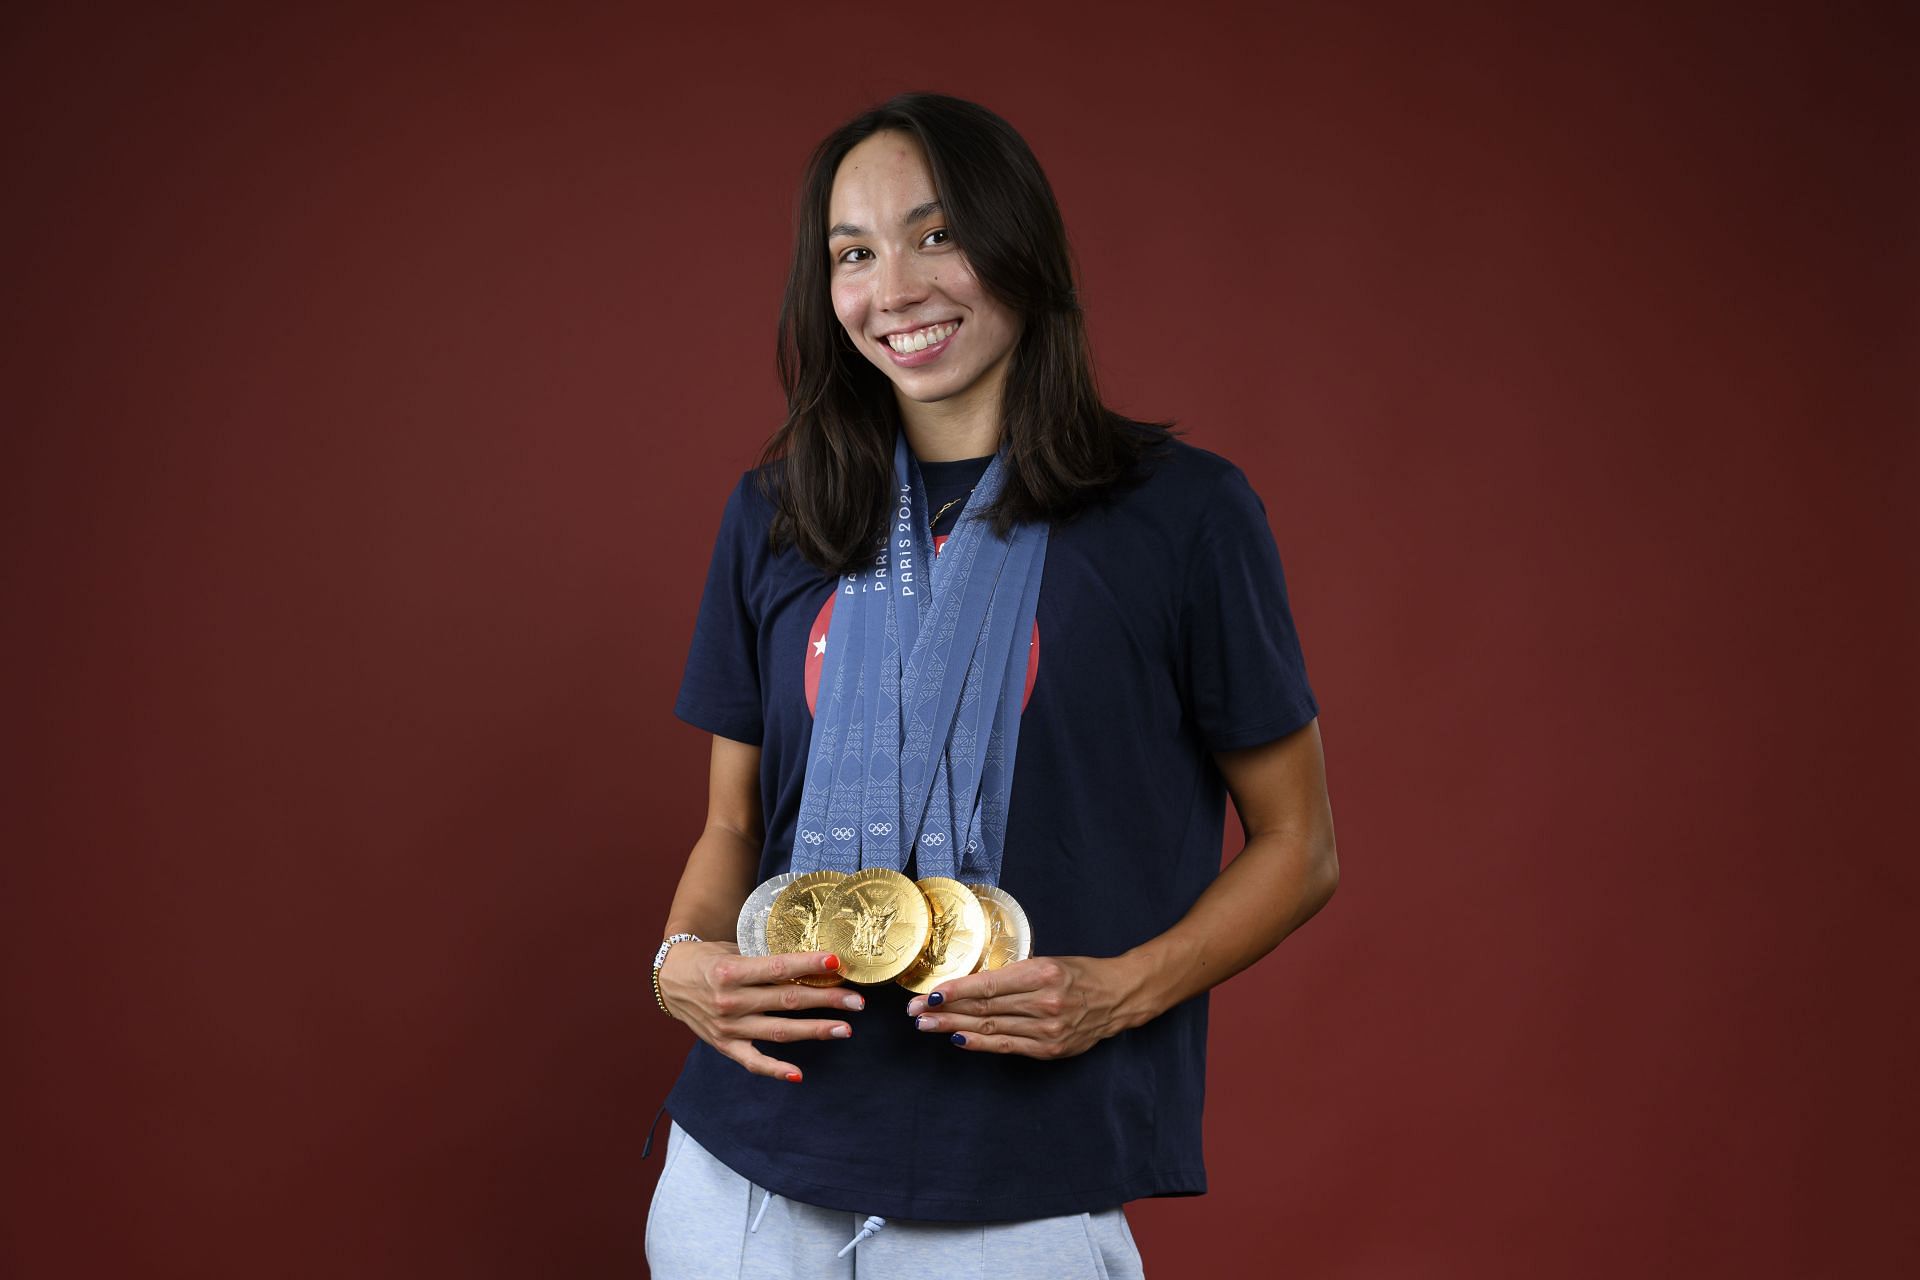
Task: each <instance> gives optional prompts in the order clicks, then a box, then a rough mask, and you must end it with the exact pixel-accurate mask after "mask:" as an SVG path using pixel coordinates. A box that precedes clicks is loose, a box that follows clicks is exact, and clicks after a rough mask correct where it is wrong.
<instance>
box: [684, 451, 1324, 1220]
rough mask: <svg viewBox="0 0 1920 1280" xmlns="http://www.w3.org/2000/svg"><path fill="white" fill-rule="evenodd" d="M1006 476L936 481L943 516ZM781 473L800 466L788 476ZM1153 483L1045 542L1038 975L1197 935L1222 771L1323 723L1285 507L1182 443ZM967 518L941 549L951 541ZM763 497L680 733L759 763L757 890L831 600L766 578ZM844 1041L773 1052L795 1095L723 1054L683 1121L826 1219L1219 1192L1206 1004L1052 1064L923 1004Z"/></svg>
mask: <svg viewBox="0 0 1920 1280" xmlns="http://www.w3.org/2000/svg"><path fill="white" fill-rule="evenodd" d="M987 461H988V459H986V458H976V459H965V460H961V461H957V462H946V463H932V464H928V463H922V464H921V469H922V472H923V474H925V476H926V478H927V482H928V487H929V494H928V497H929V502H930V503H931V507H930V509H931V510H936V511H937V510H938V509H939V507H940V506H941V505H942V504H943V503H945V502H946V501H947V500H948V499H950V498H952V497H956V496H959V495H960V494H962V493H965V492H966V490H967V488H968V487H969V486H971V485H972V484H974V483H975V482H976V481H977V480H978V478H979V476H980V474H981V473H982V472H984V471H985V469H986V465H987ZM772 465H773V467H774V468H775V469H776V472H777V469H778V466H779V464H778V463H775V464H772ZM1143 473H1145V479H1143V480H1141V481H1140V482H1139V483H1137V484H1135V485H1133V486H1131V487H1128V488H1123V489H1121V490H1119V491H1117V494H1116V496H1115V497H1114V498H1113V500H1112V501H1110V502H1108V503H1106V504H1104V505H1097V506H1094V507H1092V508H1090V509H1088V510H1086V511H1084V512H1083V513H1081V514H1080V515H1079V516H1078V517H1077V518H1075V519H1074V520H1071V521H1067V522H1063V523H1056V524H1055V525H1054V527H1053V528H1052V530H1051V531H1050V533H1049V535H1048V542H1047V556H1046V564H1045V567H1044V571H1043V574H1042V577H1041V582H1040V602H1039V607H1038V611H1037V616H1036V619H1035V629H1036V631H1037V636H1038V639H1037V646H1036V648H1035V650H1034V653H1035V659H1034V661H1033V662H1032V663H1031V664H1030V666H1031V668H1032V670H1031V674H1030V678H1029V686H1028V690H1027V693H1026V704H1025V709H1024V711H1023V712H1022V715H1021V720H1020V737H1019V745H1018V749H1017V752H1016V755H1015V761H1014V780H1013V792H1012V798H1011V802H1010V808H1009V811H1008V824H1007V847H1006V855H1005V861H1004V864H1003V867H1002V870H1001V879H1000V882H1001V885H1002V886H1003V887H1004V888H1005V889H1006V890H1007V891H1008V892H1009V893H1011V894H1012V895H1013V896H1014V897H1015V898H1017V899H1018V900H1019V901H1020V904H1021V905H1022V906H1023V907H1024V908H1025V909H1026V912H1027V916H1028V919H1029V921H1030V922H1031V924H1032V927H1033V933H1034V954H1036V955H1084V956H1113V955H1118V954H1120V953H1121V952H1123V951H1126V950H1127V949H1129V948H1131V947H1134V946H1136V945H1138V944H1140V943H1142V942H1145V941H1147V940H1149V939H1151V938H1153V937H1154V936H1156V935H1157V934H1160V933H1162V932H1164V931H1165V930H1167V929H1168V928H1171V927H1172V926H1173V925H1174V924H1176V923H1177V922H1178V921H1179V920H1180V918H1181V917H1182V916H1183V915H1184V914H1185V913H1186V911H1187V910H1188V908H1189V907H1191V906H1192V905H1193V902H1194V900H1195V899H1196V898H1198V897H1199V896H1200V894H1201V892H1202V891H1204V890H1205V889H1206V887H1207V885H1208V884H1209V883H1210V882H1211V881H1212V880H1213V878H1214V877H1215V876H1216V875H1217V874H1218V873H1219V870H1220V850H1221V840H1222V835H1223V833H1224V829H1225V822H1226V789H1225V784H1224V782H1223V780H1222V778H1221V776H1220V772H1219V769H1218V768H1217V767H1216V765H1215V764H1214V762H1213V759H1212V757H1211V755H1210V754H1209V752H1211V751H1219V750H1225V749H1228V748H1233V747H1246V746H1252V745H1254V744H1256V743H1261V742H1267V741H1270V740H1272V739H1275V738H1280V737H1284V736H1286V735H1287V734H1290V733H1292V732H1294V731H1295V730H1297V729H1300V728H1302V727H1303V726H1305V725H1306V724H1308V723H1309V722H1310V721H1312V720H1313V718H1314V717H1315V716H1316V715H1317V714H1318V713H1319V707H1318V704H1317V703H1316V702H1315V700H1314V696H1313V692H1312V690H1311V689H1310V688H1309V687H1308V684H1307V678H1306V669H1305V664H1304V661H1303V659H1302V655H1301V648H1300V641H1299V638H1298V636H1297V635H1296V634H1295V631H1294V625H1293V618H1292V614H1291V613H1290V611H1289V609H1288V605H1287V591H1286V583H1285V579H1284V577H1283V575H1282V571H1281V565H1280V555H1279V551H1278V549H1277V547H1276V546H1275V543H1274V538H1273V533H1272V531H1271V529H1270V528H1269V527H1268V525H1267V516H1266V508H1265V506H1264V505H1263V504H1262V503H1261V500H1260V498H1259V497H1258V496H1257V495H1256V494H1255V492H1254V490H1253V488H1252V487H1251V486H1250V485H1249V484H1248V482H1247V478H1246V475H1245V474H1244V473H1243V472H1242V471H1241V470H1240V469H1239V468H1238V467H1236V466H1234V465H1233V464H1232V463H1231V462H1229V461H1227V460H1226V459H1225V458H1223V457H1221V456H1220V455H1218V454H1216V453H1212V452H1210V451H1208V450H1206V449H1201V448H1198V447H1196V446H1193V445H1190V444H1187V443H1186V442H1185V441H1183V440H1180V439H1179V438H1177V437H1173V438H1170V439H1169V440H1168V443H1167V445H1166V448H1165V450H1164V451H1163V452H1162V454H1161V456H1159V457H1158V458H1153V459H1150V460H1149V461H1148V462H1146V463H1145V464H1143ZM964 506H965V503H958V504H956V505H955V507H954V509H953V510H952V511H950V512H949V513H948V514H947V516H946V517H945V518H944V519H942V520H941V521H940V522H939V524H938V525H936V526H935V528H934V535H935V540H936V543H940V542H943V541H944V539H945V535H946V534H947V533H948V532H949V531H950V528H951V526H952V524H953V523H954V520H955V519H956V517H957V516H958V513H959V511H960V508H961V507H964ZM772 514H773V508H772V506H771V504H770V503H769V502H768V501H767V500H766V499H765V498H764V497H763V496H762V495H761V494H760V492H759V490H758V488H757V485H756V483H755V479H754V474H753V473H752V472H748V473H747V474H745V475H743V476H742V477H741V479H740V483H739V484H738V485H736V486H735V488H734V490H733V492H732V493H731V494H730V495H729V496H728V498H727V501H726V507H725V510H724V511H723V513H722V516H721V522H720V533H719V538H718V540H717V541H716V543H715V546H714V552H713V560H712V562H711V565H710V567H709V570H708V574H707V582H706V589H705V594H704V596H703V598H702V600H701V602H700V611H699V615H698V619H697V621H696V623H695V627H694V636H693V643H692V646H691V649H690V652H689V654H688V657H687V666H686V672H685V675H684V677H683V679H682V681H681V685H680V691H679V697H678V700H677V701H676V702H675V704H674V714H675V715H676V716H678V717H679V718H680V719H682V720H684V721H686V722H687V723H689V724H692V725H695V726H697V727H698V728H701V729H705V730H708V731H709V732H711V733H715V734H719V735H721V736H723V737H727V738H732V739H735V740H738V741H740V742H746V743H753V744H757V745H759V746H760V748H761V757H760V791H761V810H762V813H763V814H764V815H765V822H766V832H765V843H764V845H763V846H762V849H761V856H760V869H759V878H760V879H766V878H767V877H769V876H773V875H777V874H779V873H781V872H783V871H786V870H788V869H789V867H790V865H791V862H792V854H793V840H794V829H795V822H796V818H797V815H798V811H799V807H800V795H801V791H802V789H803V786H804V783H805V777H806V774H805V770H806V760H807V752H808V747H809V744H810V742H811V736H812V731H813V716H812V712H811V711H810V710H809V705H810V694H809V689H810V688H817V685H818V676H817V672H818V669H819V664H820V662H821V661H822V657H823V655H822V653H821V649H822V645H823V642H824V638H825V636H826V634H827V619H828V618H829V617H830V616H831V615H830V614H829V613H827V612H825V611H824V610H825V606H826V605H827V604H828V603H829V602H830V600H831V599H832V597H833V595H834V588H835V585H836V579H835V576H834V575H832V574H828V573H824V572H822V571H821V570H819V569H817V568H815V567H814V566H813V565H812V564H810V563H808V562H807V561H806V560H805V559H804V558H803V557H802V556H801V555H800V553H799V552H798V551H797V550H796V549H794V548H793V547H792V546H791V545H789V546H786V547H784V548H782V550H781V552H780V554H779V555H777V556H775V555H772V554H770V553H769V551H768V548H767V530H768V527H769V522H770V520H771V518H772ZM862 990H863V991H864V992H865V994H866V996H867V1007H866V1009H865V1010H864V1011H863V1012H859V1013H845V1012H841V1011H837V1010H806V1011H803V1012H802V1013H800V1014H799V1015H796V1016H802V1017H833V1018H844V1019H845V1020H846V1021H847V1022H848V1023H849V1024H850V1025H851V1026H852V1027H853V1036H852V1038H851V1039H848V1040H805V1041H799V1042H794V1043H788V1044H783V1045H779V1046H777V1048H776V1047H773V1046H769V1050H770V1051H774V1052H776V1053H777V1056H779V1057H781V1058H783V1059H784V1060H786V1061H789V1062H792V1063H793V1064H794V1065H795V1066H797V1067H799V1068H800V1070H801V1071H802V1073H803V1074H804V1077H805V1078H804V1081H803V1083H800V1084H797V1085H796V1084H790V1083H788V1082H787V1081H784V1080H777V1079H772V1078H769V1077H766V1076H757V1075H753V1074H751V1073H750V1072H748V1071H747V1070H746V1069H745V1068H743V1067H741V1066H740V1065H739V1064H738V1063H735V1062H733V1061H732V1060H731V1059H728V1058H726V1057H723V1056H722V1055H721V1054H720V1053H718V1052H717V1051H716V1050H714V1049H713V1048H711V1047H710V1046H708V1045H707V1044H706V1043H705V1042H704V1041H696V1042H695V1044H694V1046H693V1048H692V1050H691V1051H690V1052H689V1053H688V1055H687V1059H686V1063H685V1066H684V1067H683V1068H682V1070H681V1073H680V1077H679V1079H678V1081H677V1082H676V1083H675V1084H674V1087H673V1090H672V1092H671V1093H670V1094H669V1095H668V1098H667V1103H666V1105H667V1109H668V1110H669V1111H671V1112H672V1114H673V1116H674V1118H675V1119H676V1120H677V1121H679V1123H680V1125H681V1127H682V1128H684V1129H685V1130H686V1131H687V1132H688V1133H689V1134H691V1135H692V1136H693V1137H694V1139H695V1140H696V1141H698V1142H699V1143H700V1144H701V1145H702V1146H704V1147H705V1148H707V1150H709V1151H711V1152H712V1153H713V1154H714V1155H715V1156H717V1157H718V1158H719V1159H720V1160H721V1161H722V1162H724V1163H725V1164H726V1165H728V1166H729V1167H730V1168H732V1169H733V1170H734V1171H735V1172H737V1173H739V1174H741V1175H742V1176H744V1177H745V1178H747V1179H748V1180H749V1181H751V1182H753V1183H755V1184H756V1185H758V1186H761V1187H765V1188H768V1189H770V1190H772V1191H773V1192H775V1193H777V1194H779V1195H783V1196H786V1197H788V1198H790V1199H794V1200H798V1201H801V1202H803V1203H807V1204H815V1205H821V1206H824V1207H827V1208H833V1209H844V1210H848V1211H850V1212H854V1213H873V1214H880V1215H882V1216H884V1217H899V1218H910V1219H912V1218H917V1219H927V1220H938V1221H995V1220H1007V1219H1020V1218H1035V1217H1051V1216H1054V1215H1057V1214H1064V1213H1082V1212H1099V1211H1102V1210H1105V1209H1110V1208H1113V1207H1114V1206H1116V1205H1121V1204H1124V1203H1126V1202H1127V1201H1129V1200H1135V1199H1139V1198H1141V1197H1143V1196H1155V1195H1194V1194H1199V1193H1201V1192H1204V1191H1205V1190H1206V1171H1205V1168H1204V1165H1203V1163H1202V1159H1201V1149H1200V1117H1201V1105H1202V1099H1203V1095H1204V1092H1205V1085H1206V1034H1207V996H1206V994H1205V993H1202V994H1200V995H1198V996H1195V997H1193V998H1192V999H1190V1000H1187V1001H1184V1002H1182V1003H1181V1004H1179V1005H1176V1006H1174V1007H1173V1008H1171V1009H1169V1010H1167V1011H1166V1012H1165V1013H1163V1014H1162V1015H1161V1016H1159V1017H1158V1018H1155V1019H1154V1020H1152V1021H1151V1022H1148V1023H1147V1024H1145V1025H1144V1026H1140V1027H1135V1028H1133V1029H1131V1030H1128V1031H1123V1032H1121V1033H1119V1034H1118V1035H1115V1036H1111V1037H1109V1038H1108V1039H1106V1040H1103V1041H1101V1042H1100V1043H1099V1044H1097V1045H1095V1046H1094V1047H1093V1048H1092V1049H1090V1050H1088V1051H1087V1052H1085V1053H1082V1054H1078V1055H1075V1056H1073V1057H1069V1058H1061V1059H1056V1060H1042V1059H1038V1058H1030V1057H1025V1056H1020V1055H1014V1054H998V1053H988V1052H978V1051H971V1050H967V1049H962V1048H960V1047H958V1046H956V1045H954V1044H953V1043H951V1042H950V1041H949V1039H948V1037H947V1035H946V1034H945V1033H936V1032H923V1031H917V1030H915V1029H914V1027H913V1025H912V1020H911V1019H909V1018H907V1017H906V1016H905V1009H906V1002H907V1001H908V1000H909V999H910V998H911V995H912V993H910V992H908V991H907V990H905V989H904V988H902V987H900V986H898V985H896V984H892V983H889V984H885V985H880V986H873V987H866V988H862Z"/></svg>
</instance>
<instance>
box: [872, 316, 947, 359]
mask: <svg viewBox="0 0 1920 1280" xmlns="http://www.w3.org/2000/svg"><path fill="white" fill-rule="evenodd" d="M959 327H960V325H959V322H958V321H949V322H948V323H946V324H936V325H934V326H933V327H932V328H929V329H915V330H914V331H913V332H912V333H896V334H894V335H892V336H891V337H889V338H888V339H887V345H888V346H890V347H892V348H893V349H894V350H895V351H898V352H899V353H900V354H901V355H903V356H904V355H908V354H910V353H912V352H915V351H925V350H926V349H927V348H928V347H931V346H933V345H934V344H935V343H938V342H940V341H942V340H944V339H945V338H946V336H947V335H948V334H950V333H952V332H953V331H954V330H955V329H958V328H959Z"/></svg>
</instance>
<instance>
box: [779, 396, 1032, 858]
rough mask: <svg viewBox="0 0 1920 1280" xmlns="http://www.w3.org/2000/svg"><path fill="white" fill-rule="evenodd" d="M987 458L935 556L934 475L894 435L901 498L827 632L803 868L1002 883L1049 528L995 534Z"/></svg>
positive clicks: (849, 577)
mask: <svg viewBox="0 0 1920 1280" xmlns="http://www.w3.org/2000/svg"><path fill="white" fill-rule="evenodd" d="M1006 458H1007V451H1006V449H1005V448H1004V447H1003V448H1002V449H1000V450H999V451H998V452H997V453H995V455H994V457H993V459H992V460H991V461H989V462H988V463H987V469H986V472H985V473H984V474H983V475H982V476H981V478H980V483H979V484H977V485H975V486H974V490H973V493H972V495H971V496H970V497H969V498H968V499H967V502H966V504H965V506H963V507H962V508H961V511H960V519H959V523H958V524H957V525H956V526H955V530H954V533H953V534H952V536H950V537H949V538H948V539H947V541H946V545H945V546H944V547H943V548H942V549H941V552H940V555H939V556H938V558H936V557H935V556H934V554H933V534H932V530H931V528H930V526H929V525H928V522H927V506H928V503H927V496H926V485H925V483H924V481H923V480H922V478H921V474H920V465H919V461H918V460H917V459H916V458H914V456H913V454H912V451H911V450H909V449H908V448H907V438H906V434H905V433H904V432H901V431H896V433H895V435H894V450H893V469H894V480H895V483H896V486H897V496H896V500H895V508H894V511H893V513H892V516H891V518H890V519H889V520H888V522H887V527H886V529H885V530H884V531H883V532H882V533H881V534H880V535H879V537H878V538H877V539H876V540H875V542H874V545H873V555H872V558H871V560H870V562H869V563H868V564H867V566H866V567H864V568H862V569H861V570H859V571H858V572H855V573H848V574H844V575H842V576H841V578H840V582H839V587H838V590H839V595H838V597H837V598H836V599H835V600H834V604H833V618H832V620H831V621H830V622H829V623H828V626H827V651H826V655H825V662H824V664H823V666H822V668H821V673H820V686H819V690H818V692H817V693H816V695H815V700H814V701H815V707H816V713H815V715H814V720H813V736H812V739H811V742H810V745H809V749H808V754H807V777H806V784H805V787H804V789H803V791H802V793H801V798H800V816H799V821H798V823H797V824H796V828H795V832H794V841H793V860H792V869H793V870H794V871H800V872H807V871H821V870H835V871H845V872H852V871H857V870H859V869H861V868H863V867H888V868H891V869H892V870H895V871H904V870H905V869H906V865H907V861H908V858H909V857H911V858H912V859H913V863H914V870H915V874H916V876H917V877H920V878H924V877H927V876H950V877H952V878H954V879H957V880H964V881H969V882H975V883H986V884H996V885H997V884H999V883H1000V867H1001V864H1002V862H1003V861H1004V858H1005V851H1006V834H1007V810H1008V806H1009V802H1010V800H1011V793H1012V789H1013V764H1014V757H1015V753H1016V748H1017V746H1018V744H1019V733H1020V704H1021V701H1022V700H1023V697H1024V694H1025V690H1026V683H1027V664H1028V661H1029V658H1030V646H1029V643H1028V637H1029V636H1031V635H1032V633H1033V618H1034V613H1035V610H1036V609H1037V608H1038V607H1039V603H1040V578H1041V574H1042V573H1043V571H1044V568H1045V565H1046V554H1047V524H1046V523H1045V522H1044V521H1039V522H1032V523H1023V524H1017V525H1015V526H1014V527H1013V528H1012V529H1011V530H1010V531H1009V534H1008V536H1007V537H1006V538H1001V537H998V536H996V535H995V534H994V532H993V529H992V525H991V522H989V521H988V520H987V519H985V518H984V515H983V514H982V513H984V512H985V511H986V510H987V509H988V508H989V507H991V506H992V505H993V502H994V500H995V499H996V498H997V497H998V496H999V494H1000V490H1001V488H1002V486H1003V485H1004V483H1005V480H1006V471H1005V462H1006Z"/></svg>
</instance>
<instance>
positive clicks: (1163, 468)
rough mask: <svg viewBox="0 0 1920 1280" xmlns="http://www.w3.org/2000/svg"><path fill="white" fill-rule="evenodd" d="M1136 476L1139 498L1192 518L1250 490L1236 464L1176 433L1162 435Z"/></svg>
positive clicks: (1144, 459) (1250, 487)
mask: <svg viewBox="0 0 1920 1280" xmlns="http://www.w3.org/2000/svg"><path fill="white" fill-rule="evenodd" d="M1138 478H1139V483H1138V484H1137V486H1136V487H1135V488H1136V492H1137V493H1138V495H1139V499H1140V500H1142V501H1146V502H1151V503H1153V504H1156V505H1158V506H1160V507H1162V508H1163V509H1165V510H1167V511H1168V512H1169V513H1170V514H1174V515H1177V516H1179V517H1188V518H1192V519H1199V518H1200V517H1202V516H1204V515H1205V514H1206V513H1207V511H1208V510H1209V509H1210V508H1211V507H1212V506H1214V505H1215V504H1216V503H1218V502H1220V501H1221V500H1222V499H1223V498H1224V499H1226V500H1229V501H1233V500H1236V499H1238V497H1239V495H1240V494H1241V493H1243V492H1244V493H1246V494H1251V493H1252V486H1251V485H1250V484H1249V482H1248V480H1247V474H1246V472H1245V471H1243V470H1241V468H1240V466H1239V464H1237V463H1235V462H1234V461H1233V460H1232V459H1230V458H1228V457H1226V456H1225V455H1224V454H1220V453H1216V452H1215V451H1214V450H1212V449H1207V448H1203V447H1201V446H1200V445H1197V444H1193V443H1190V442H1189V441H1187V440H1184V439H1182V438H1180V437H1179V436H1175V435H1166V436H1163V437H1162V438H1161V440H1160V442H1159V444H1158V445H1157V446H1156V447H1155V448H1154V449H1152V450H1151V451H1150V452H1149V453H1148V454H1147V455H1146V456H1145V457H1144V458H1143V459H1142V461H1141V468H1140V472H1139V476H1138ZM1256 500H1257V499H1256Z"/></svg>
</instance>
